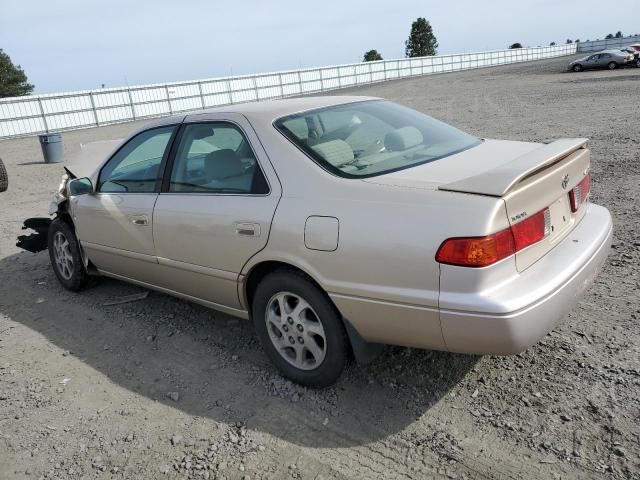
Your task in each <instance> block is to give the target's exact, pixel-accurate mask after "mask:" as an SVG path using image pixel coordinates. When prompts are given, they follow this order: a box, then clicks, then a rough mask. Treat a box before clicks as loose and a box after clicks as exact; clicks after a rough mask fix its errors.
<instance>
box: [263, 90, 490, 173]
mask: <svg viewBox="0 0 640 480" xmlns="http://www.w3.org/2000/svg"><path fill="white" fill-rule="evenodd" d="M275 125H276V127H277V128H278V129H279V130H280V131H281V132H282V133H283V134H284V135H285V136H286V137H287V138H289V140H291V141H292V142H293V143H294V144H295V145H296V146H297V147H299V148H300V149H301V150H303V151H304V152H305V153H306V154H307V155H309V156H310V157H311V158H312V159H313V160H315V161H316V162H317V163H318V164H320V165H321V166H322V167H324V168H326V169H327V170H329V171H331V172H332V173H335V174H337V175H340V176H342V177H350V178H362V177H371V176H375V175H382V174H384V173H389V172H392V171H396V170H401V169H404V168H409V167H412V166H415V165H419V164H423V163H427V162H433V161H436V160H441V159H443V158H444V157H447V156H449V155H453V154H454V153H458V152H461V151H462V150H466V149H468V148H471V147H473V146H475V145H478V144H479V143H480V142H481V140H479V139H477V138H476V137H473V136H471V135H469V134H467V133H464V132H462V131H460V130H458V129H456V128H454V127H452V126H450V125H447V124H446V123H443V122H440V121H439V120H436V119H434V118H432V117H429V116H428V115H424V114H422V113H420V112H416V111H415V110H412V109H410V108H407V107H403V106H401V105H398V104H395V103H393V102H388V101H381V100H372V101H364V102H357V103H347V104H343V105H336V106H333V107H329V108H323V109H319V110H311V111H307V112H303V113H300V114H295V115H290V116H288V117H285V118H281V119H279V120H278V121H277V122H276V124H275Z"/></svg>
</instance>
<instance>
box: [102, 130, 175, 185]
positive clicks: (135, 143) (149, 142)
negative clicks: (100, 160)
mask: <svg viewBox="0 0 640 480" xmlns="http://www.w3.org/2000/svg"><path fill="white" fill-rule="evenodd" d="M174 129H175V126H170V127H162V128H154V129H152V130H147V131H146V132H142V133H140V134H139V135H136V136H135V137H134V138H132V139H131V140H129V142H128V143H127V144H125V145H124V147H122V148H121V149H120V150H118V151H117V152H116V154H115V155H114V156H113V157H111V159H110V160H109V161H108V162H107V164H106V165H105V166H104V167H103V169H102V171H101V172H100V177H99V178H98V192H102V193H151V192H154V191H155V188H156V181H157V180H158V178H159V175H160V165H161V164H162V158H163V157H164V154H165V151H166V150H167V146H168V145H169V140H171V135H172V134H173V131H174Z"/></svg>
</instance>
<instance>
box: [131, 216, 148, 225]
mask: <svg viewBox="0 0 640 480" xmlns="http://www.w3.org/2000/svg"><path fill="white" fill-rule="evenodd" d="M129 220H131V223H133V224H134V225H138V226H144V225H149V217H147V216H146V215H129Z"/></svg>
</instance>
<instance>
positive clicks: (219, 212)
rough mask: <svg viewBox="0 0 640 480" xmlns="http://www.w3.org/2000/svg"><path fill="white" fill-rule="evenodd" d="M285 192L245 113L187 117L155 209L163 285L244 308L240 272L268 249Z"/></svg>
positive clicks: (200, 297) (223, 303)
mask: <svg viewBox="0 0 640 480" xmlns="http://www.w3.org/2000/svg"><path fill="white" fill-rule="evenodd" d="M280 195H281V189H280V184H279V182H278V179H277V177H276V175H275V172H274V171H273V169H272V167H271V164H270V162H269V160H268V158H267V155H266V153H265V152H264V150H263V149H262V148H261V144H260V142H259V141H258V139H257V137H256V135H255V133H254V132H253V130H252V128H251V126H250V125H249V123H248V121H247V120H246V119H245V118H244V117H243V116H241V115H237V114H217V115H211V114H207V115H205V116H194V117H192V118H191V120H190V119H189V118H188V119H187V121H186V122H185V123H184V124H183V126H182V127H181V130H180V132H179V134H178V137H177V139H176V142H175V147H174V149H173V151H172V154H171V158H170V161H169V162H168V165H167V168H166V170H165V175H164V180H163V185H162V191H161V193H160V195H159V197H158V201H157V202H156V206H155V209H154V212H153V233H154V241H155V252H156V255H157V257H158V262H159V264H160V267H161V270H162V272H163V273H162V276H161V279H162V282H163V283H164V286H165V287H166V288H169V289H171V290H174V291H176V292H179V293H181V294H184V295H188V296H191V297H195V298H198V299H202V300H205V301H207V302H212V303H214V304H217V305H219V306H224V307H228V308H239V307H240V301H239V297H238V290H237V282H238V277H239V273H240V271H241V270H242V267H243V266H244V264H245V263H246V262H247V261H248V260H249V258H251V257H252V256H253V255H254V254H256V253H257V252H259V251H260V250H262V249H263V248H264V247H265V245H266V243H267V239H268V237H269V230H270V228H271V220H272V218H273V215H274V213H275V209H276V206H277V204H278V201H279V199H280Z"/></svg>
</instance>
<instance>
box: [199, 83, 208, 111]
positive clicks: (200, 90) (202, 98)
mask: <svg viewBox="0 0 640 480" xmlns="http://www.w3.org/2000/svg"><path fill="white" fill-rule="evenodd" d="M198 92H200V103H201V104H202V109H203V110H204V109H205V108H207V107H206V106H205V104H204V95H202V82H198Z"/></svg>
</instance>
